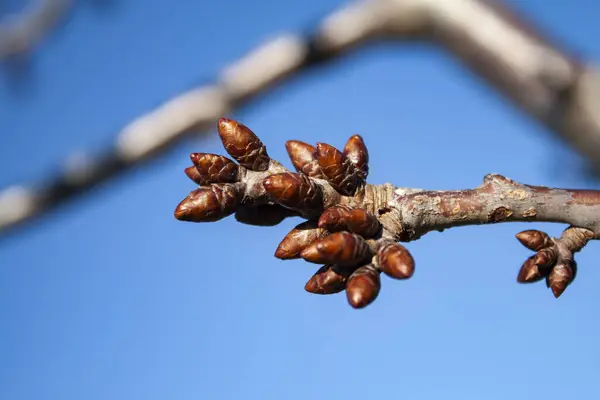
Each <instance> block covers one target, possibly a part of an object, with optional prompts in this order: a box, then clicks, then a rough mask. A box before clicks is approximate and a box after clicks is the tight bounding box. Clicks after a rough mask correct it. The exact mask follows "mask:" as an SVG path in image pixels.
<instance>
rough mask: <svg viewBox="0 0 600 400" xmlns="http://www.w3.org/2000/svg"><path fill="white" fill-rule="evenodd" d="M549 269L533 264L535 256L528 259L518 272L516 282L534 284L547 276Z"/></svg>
mask: <svg viewBox="0 0 600 400" xmlns="http://www.w3.org/2000/svg"><path fill="white" fill-rule="evenodd" d="M548 272H550V271H549V269H548V268H544V267H540V266H538V265H537V264H536V263H535V256H531V257H529V258H528V259H527V260H525V262H524V263H523V265H522V266H521V269H520V270H519V275H518V276H517V282H519V283H534V282H537V281H540V280H542V279H544V277H545V276H546V275H548Z"/></svg>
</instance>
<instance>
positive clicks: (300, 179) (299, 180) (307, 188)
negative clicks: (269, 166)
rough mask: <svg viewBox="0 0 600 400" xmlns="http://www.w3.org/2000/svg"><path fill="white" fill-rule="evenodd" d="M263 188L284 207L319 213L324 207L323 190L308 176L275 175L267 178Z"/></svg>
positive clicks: (292, 174) (285, 173)
mask: <svg viewBox="0 0 600 400" xmlns="http://www.w3.org/2000/svg"><path fill="white" fill-rule="evenodd" d="M263 186H264V188H265V190H266V191H267V192H268V193H269V194H270V195H271V197H273V199H274V200H275V201H276V202H277V203H279V204H281V205H282V206H284V207H287V208H291V209H293V210H299V211H319V210H321V209H322V207H323V193H322V192H321V188H320V187H319V186H318V185H317V184H316V183H314V182H313V181H312V180H310V179H309V178H308V177H307V176H306V175H301V174H295V173H292V172H284V173H281V174H274V175H271V176H269V177H268V178H265V180H264V181H263Z"/></svg>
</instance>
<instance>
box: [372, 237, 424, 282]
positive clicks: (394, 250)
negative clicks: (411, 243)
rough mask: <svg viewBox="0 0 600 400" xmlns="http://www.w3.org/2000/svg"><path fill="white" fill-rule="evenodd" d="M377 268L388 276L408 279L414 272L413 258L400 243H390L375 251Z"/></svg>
mask: <svg viewBox="0 0 600 400" xmlns="http://www.w3.org/2000/svg"><path fill="white" fill-rule="evenodd" d="M377 260H378V261H379V268H380V269H381V270H382V271H383V272H384V273H385V274H386V275H387V276H389V277H390V278H394V279H408V278H410V277H411V276H413V274H414V272H415V260H414V259H413V257H412V255H411V254H410V253H409V251H408V250H407V249H406V247H404V246H402V245H401V244H400V243H390V244H386V245H384V246H383V247H381V248H380V249H379V251H378V253H377Z"/></svg>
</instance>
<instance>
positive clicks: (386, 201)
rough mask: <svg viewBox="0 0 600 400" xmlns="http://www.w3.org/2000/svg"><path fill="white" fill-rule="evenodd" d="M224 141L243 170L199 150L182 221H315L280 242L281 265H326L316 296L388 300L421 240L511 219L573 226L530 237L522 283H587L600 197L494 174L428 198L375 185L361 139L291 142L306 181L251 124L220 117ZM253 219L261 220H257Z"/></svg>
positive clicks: (558, 288)
mask: <svg viewBox="0 0 600 400" xmlns="http://www.w3.org/2000/svg"><path fill="white" fill-rule="evenodd" d="M218 130H219V135H220V138H221V140H222V142H223V145H224V147H225V149H226V151H227V152H228V153H229V155H231V156H232V157H233V158H234V159H235V160H236V161H237V162H238V163H239V165H238V164H235V162H234V161H233V160H230V159H228V158H227V157H223V156H218V155H215V154H204V153H193V154H192V155H191V156H190V159H191V161H192V163H193V164H194V165H193V166H192V167H189V168H187V169H186V170H185V172H186V174H187V175H188V177H190V179H192V180H193V181H195V182H196V183H197V184H198V185H199V188H197V189H196V190H194V191H192V192H191V193H190V194H189V195H188V196H187V197H186V198H185V199H184V200H183V201H182V202H181V203H180V204H179V205H178V206H177V208H176V210H175V217H176V218H177V219H179V220H181V221H189V222H215V221H218V220H220V219H222V218H225V217H227V216H229V215H231V214H234V213H235V215H236V219H237V220H238V221H240V222H243V223H246V224H251V225H261V226H270V225H276V224H278V223H279V222H281V221H282V220H283V219H285V218H287V217H289V216H300V217H303V218H305V219H306V220H307V222H304V223H302V224H300V225H298V226H296V227H295V228H294V229H293V230H292V231H291V232H289V233H288V234H287V235H286V237H285V238H284V239H283V240H282V242H281V243H280V244H279V246H278V248H277V250H276V251H275V256H276V257H277V258H281V259H293V258H299V257H301V258H303V259H304V260H305V261H308V262H311V263H318V264H325V266H324V267H322V268H321V269H319V271H317V273H316V274H315V275H314V276H313V278H311V280H310V281H309V282H308V283H307V285H306V287H305V288H306V290H308V291H310V292H312V293H318V294H331V293H337V292H339V291H341V290H344V289H345V290H346V292H347V296H348V301H349V302H350V304H351V305H352V306H353V307H356V308H361V307H364V306H366V305H368V304H370V303H371V302H372V301H373V300H375V298H376V297H377V296H378V294H379V288H380V281H379V272H384V273H385V274H386V275H388V276H390V277H392V278H395V279H407V278H409V277H411V276H412V274H413V272H414V265H415V263H414V260H413V258H412V256H411V255H410V253H409V252H408V250H407V249H406V248H405V247H404V246H402V245H400V244H398V243H396V242H398V241H403V242H410V241H413V240H416V239H418V238H420V237H421V236H422V235H424V234H426V233H427V232H431V231H434V230H438V231H443V230H445V229H448V228H452V227H458V226H466V225H481V224H491V223H498V222H509V221H526V222H531V221H537V222H559V223H565V224H569V225H571V226H570V227H569V228H568V229H567V230H565V232H564V233H563V235H562V236H561V237H560V238H550V237H549V236H548V235H547V234H545V233H544V232H540V231H524V232H520V233H519V234H518V235H517V238H518V239H519V241H520V242H521V243H522V244H523V245H525V246H526V247H528V248H529V249H531V250H534V251H536V255H534V256H532V257H530V259H528V260H527V261H526V262H525V263H524V264H523V266H522V267H521V271H520V272H519V275H518V278H517V280H518V281H519V282H521V283H530V282H535V281H538V280H540V279H542V278H546V283H547V285H548V287H550V288H551V289H552V292H553V293H554V295H555V296H556V297H559V296H560V295H561V294H562V293H563V292H564V290H565V289H566V288H567V286H568V285H569V284H570V283H571V282H572V281H573V280H574V279H575V275H576V268H577V266H576V263H575V261H574V256H573V254H574V253H575V252H577V251H580V250H581V249H582V248H583V247H584V246H585V245H586V244H587V243H588V241H589V240H591V239H600V191H594V190H573V189H553V188H548V187H542V186H530V185H525V184H521V183H517V182H515V181H513V180H511V179H508V178H506V177H504V176H502V175H497V174H490V175H487V176H486V177H485V178H484V181H483V184H482V185H480V186H479V187H477V188H475V189H465V190H449V191H428V190H422V189H411V188H396V187H394V186H392V185H391V184H384V185H372V184H367V183H366V178H367V175H368V172H369V167H368V160H369V153H368V151H367V148H366V145H365V144H364V141H363V139H362V137H360V136H359V135H354V136H352V137H351V138H350V139H349V140H348V142H347V143H346V146H345V147H344V149H343V151H340V150H337V149H336V148H334V147H333V146H330V145H328V144H325V143H317V146H316V147H313V146H311V145H309V144H307V143H303V142H300V141H297V140H291V141H288V142H287V143H286V149H287V151H288V154H289V156H290V158H291V160H292V164H293V165H294V167H295V169H296V170H297V171H298V173H292V172H290V171H289V170H288V169H287V168H285V167H284V166H283V165H282V164H280V163H279V162H277V161H276V160H273V159H271V158H270V157H269V155H268V153H267V148H266V146H265V145H264V144H263V143H262V142H261V141H260V139H259V138H258V137H257V136H256V135H255V134H254V132H252V131H251V130H250V129H249V128H248V127H246V126H244V125H242V124H240V123H238V122H236V121H232V120H228V119H224V118H222V119H220V120H219V124H218ZM249 210H252V211H249Z"/></svg>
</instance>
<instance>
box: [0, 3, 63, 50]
mask: <svg viewBox="0 0 600 400" xmlns="http://www.w3.org/2000/svg"><path fill="white" fill-rule="evenodd" d="M71 5H72V2H71V0H38V1H31V4H30V5H29V6H28V7H27V8H26V9H25V10H24V11H23V12H21V13H20V14H16V15H14V16H10V17H6V18H5V19H4V20H0V60H2V59H4V58H9V57H12V56H16V55H21V54H24V53H27V52H28V51H29V50H30V49H31V48H32V47H33V46H35V45H36V44H37V43H38V42H39V41H40V40H41V39H42V37H44V36H45V35H46V34H47V33H48V32H49V31H50V30H51V29H53V28H54V27H55V26H56V24H57V22H58V21H59V20H60V19H61V17H62V16H63V15H64V14H65V13H66V12H67V11H68V10H69V8H70V6H71Z"/></svg>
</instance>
